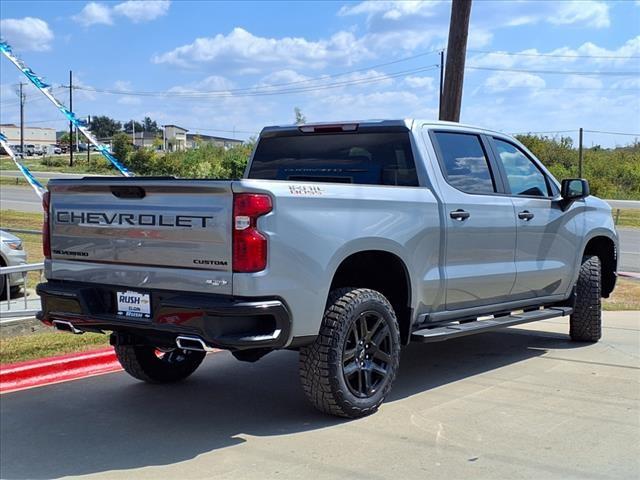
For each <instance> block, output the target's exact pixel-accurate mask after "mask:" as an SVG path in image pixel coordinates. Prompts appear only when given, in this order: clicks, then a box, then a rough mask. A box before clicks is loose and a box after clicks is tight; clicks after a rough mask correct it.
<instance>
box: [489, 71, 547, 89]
mask: <svg viewBox="0 0 640 480" xmlns="http://www.w3.org/2000/svg"><path fill="white" fill-rule="evenodd" d="M483 85H484V86H485V87H487V88H489V89H490V90H492V91H494V92H499V91H502V90H506V89H509V88H514V87H520V88H521V87H532V88H544V87H545V85H546V82H545V81H544V79H542V78H541V77H539V76H537V75H533V74H531V73H524V72H500V73H494V74H492V75H491V76H489V77H488V78H487V79H486V80H485V81H484V83H483Z"/></svg>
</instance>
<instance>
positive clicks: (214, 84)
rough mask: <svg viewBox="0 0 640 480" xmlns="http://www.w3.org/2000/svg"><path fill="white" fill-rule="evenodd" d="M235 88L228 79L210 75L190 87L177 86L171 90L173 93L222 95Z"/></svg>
mask: <svg viewBox="0 0 640 480" xmlns="http://www.w3.org/2000/svg"><path fill="white" fill-rule="evenodd" d="M233 87H234V84H233V82H231V80H229V79H228V78H226V77H222V76H220V75H210V76H208V77H206V78H204V79H202V80H199V81H197V82H193V83H190V84H188V85H177V86H175V87H172V88H170V89H169V91H170V92H173V93H201V92H212V93H222V92H226V91H228V90H231V89H232V88H233Z"/></svg>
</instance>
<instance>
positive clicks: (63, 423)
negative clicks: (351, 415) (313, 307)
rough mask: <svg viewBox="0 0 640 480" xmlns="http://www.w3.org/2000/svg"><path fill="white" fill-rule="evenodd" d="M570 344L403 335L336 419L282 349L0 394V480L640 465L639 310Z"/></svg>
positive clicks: (513, 472) (534, 338) (544, 329)
mask: <svg viewBox="0 0 640 480" xmlns="http://www.w3.org/2000/svg"><path fill="white" fill-rule="evenodd" d="M604 315H605V328H604V338H603V340H602V341H601V342H600V343H597V344H592V345H590V344H578V343H572V342H570V341H568V339H567V328H568V327H567V321H566V320H563V319H552V320H548V321H544V322H540V323H534V324H531V325H528V326H525V327H518V328H511V329H509V330H505V331H502V332H497V333H488V334H484V335H480V336H475V337H467V338H462V339H457V340H450V341H448V342H443V343H440V344H431V345H411V346H409V347H408V348H407V349H406V350H405V351H404V353H403V357H402V360H401V367H400V373H399V375H398V378H397V381H396V384H395V386H394V389H393V391H392V392H391V394H390V396H389V398H388V400H387V402H386V403H385V404H384V405H383V406H382V408H381V410H380V411H379V412H378V413H377V414H375V415H373V416H370V417H367V418H364V419H360V420H354V421H346V420H341V419H336V418H332V417H327V416H324V415H322V414H320V413H317V412H316V411H315V410H313V408H311V407H310V406H308V405H307V404H306V402H305V400H304V397H303V394H302V392H301V388H300V387H299V384H298V378H297V355H296V353H295V352H276V353H272V354H269V355H268V356H267V357H265V358H264V359H263V360H261V361H260V362H258V363H255V364H243V363H240V362H237V361H235V360H234V359H233V358H232V357H231V355H230V354H228V353H219V354H215V355H212V356H209V357H208V358H207V359H206V360H205V362H204V364H203V366H202V367H201V368H200V369H199V370H198V371H197V372H196V373H195V374H194V376H193V377H191V378H190V379H189V380H187V381H186V382H184V383H182V384H176V385H167V386H152V385H146V384H143V383H139V382H136V381H135V380H133V379H132V378H130V377H128V376H127V375H126V374H124V373H115V374H109V375H104V376H100V377H93V378H88V379H85V380H80V381H75V382H70V383H64V384H58V385H52V386H48V387H43V388H39V389H35V390H27V391H22V392H16V393H11V394H6V395H3V396H2V401H1V402H0V420H1V422H0V425H1V429H0V440H1V441H0V460H1V462H0V465H1V466H0V476H1V477H2V478H60V477H63V476H72V477H79V476H87V477H92V478H109V479H113V478H127V479H129V478H145V479H147V478H148V479H162V478H214V477H215V478H221V479H225V478H229V479H236V478H242V479H253V478H256V479H269V478H284V479H288V478H295V479H298V478H301V477H305V478H340V479H344V478H362V479H387V478H408V479H412V478H420V479H424V478H452V479H458V478H460V479H461V478H505V479H506V478H536V479H538V478H545V479H553V478H558V479H568V478H576V479H608V478H611V479H622V478H625V479H626V478H629V479H631V478H638V477H639V476H640V408H639V407H640V358H639V356H638V352H639V351H640V312H605V313H604Z"/></svg>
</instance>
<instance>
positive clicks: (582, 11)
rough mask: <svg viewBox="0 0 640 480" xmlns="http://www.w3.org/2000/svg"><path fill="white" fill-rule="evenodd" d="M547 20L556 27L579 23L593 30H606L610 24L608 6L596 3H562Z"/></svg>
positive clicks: (603, 3)
mask: <svg viewBox="0 0 640 480" xmlns="http://www.w3.org/2000/svg"><path fill="white" fill-rule="evenodd" d="M547 20H548V21H549V22H550V23H553V24H556V25H568V24H573V23H579V24H584V25H586V26H588V27H594V28H606V27H608V26H609V25H610V24H611V21H610V20H609V5H608V4H606V3H605V2H597V1H589V2H586V1H572V2H562V3H560V4H559V8H558V9H557V10H556V11H555V12H552V14H551V15H550V16H549V17H548V18H547Z"/></svg>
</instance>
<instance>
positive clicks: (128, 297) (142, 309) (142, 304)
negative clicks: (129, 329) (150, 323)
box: [116, 290, 152, 320]
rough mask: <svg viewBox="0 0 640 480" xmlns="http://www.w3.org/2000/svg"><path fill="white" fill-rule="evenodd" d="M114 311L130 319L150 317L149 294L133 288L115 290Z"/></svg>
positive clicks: (146, 318)
mask: <svg viewBox="0 0 640 480" xmlns="http://www.w3.org/2000/svg"><path fill="white" fill-rule="evenodd" d="M116 312H117V314H118V315H119V316H121V317H126V318H129V319H132V320H150V319H151V312H152V310H151V294H150V293H144V292H137V291H135V290H117V291H116Z"/></svg>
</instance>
